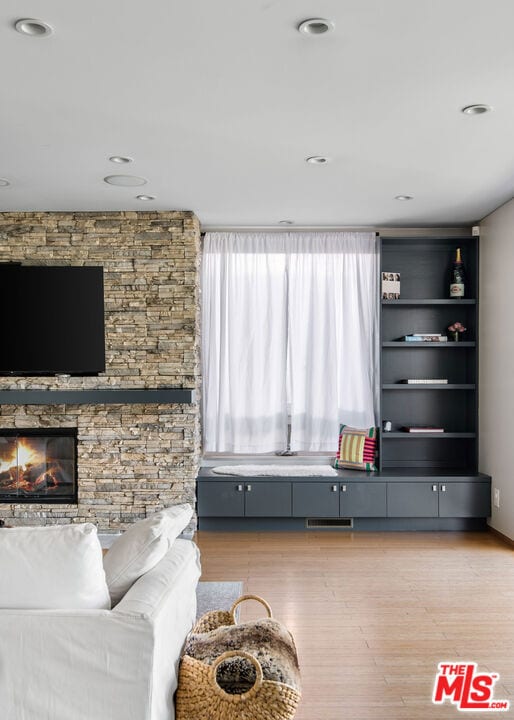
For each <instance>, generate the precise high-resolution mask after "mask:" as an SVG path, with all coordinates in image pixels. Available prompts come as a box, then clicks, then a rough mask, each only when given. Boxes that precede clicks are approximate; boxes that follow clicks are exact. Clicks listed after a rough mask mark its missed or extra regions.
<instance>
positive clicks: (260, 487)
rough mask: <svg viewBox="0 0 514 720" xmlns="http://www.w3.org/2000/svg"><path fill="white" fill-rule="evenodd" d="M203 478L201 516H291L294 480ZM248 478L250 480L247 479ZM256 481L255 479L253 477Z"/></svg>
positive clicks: (199, 503)
mask: <svg viewBox="0 0 514 720" xmlns="http://www.w3.org/2000/svg"><path fill="white" fill-rule="evenodd" d="M242 480H243V481H242V482H237V481H235V482H233V481H225V480H221V481H220V480H216V481H210V480H200V481H199V482H198V515H199V516H200V517H291V483H290V482H273V481H271V482H262V481H260V480H259V481H258V482H248V481H247V480H248V478H246V479H242ZM244 480H246V481H244ZM252 480H253V478H252Z"/></svg>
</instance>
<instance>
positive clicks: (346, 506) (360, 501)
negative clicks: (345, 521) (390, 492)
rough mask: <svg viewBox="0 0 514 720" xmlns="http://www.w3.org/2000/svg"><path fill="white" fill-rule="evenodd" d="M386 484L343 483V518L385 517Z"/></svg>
mask: <svg viewBox="0 0 514 720" xmlns="http://www.w3.org/2000/svg"><path fill="white" fill-rule="evenodd" d="M386 488H387V484H386V483H365V482H362V483H359V482H350V483H341V492H340V493H339V495H340V498H341V500H340V513H339V514H340V516H341V517H385V516H386V507H387V505H386Z"/></svg>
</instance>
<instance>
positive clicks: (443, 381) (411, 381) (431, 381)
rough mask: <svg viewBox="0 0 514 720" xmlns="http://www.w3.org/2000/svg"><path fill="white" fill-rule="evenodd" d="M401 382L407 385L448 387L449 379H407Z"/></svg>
mask: <svg viewBox="0 0 514 720" xmlns="http://www.w3.org/2000/svg"><path fill="white" fill-rule="evenodd" d="M399 382H400V383H403V384H405V385H448V378H407V379H406V380H400V381H399Z"/></svg>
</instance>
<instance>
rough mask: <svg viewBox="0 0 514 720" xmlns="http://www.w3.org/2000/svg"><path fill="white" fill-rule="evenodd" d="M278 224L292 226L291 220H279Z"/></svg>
mask: <svg viewBox="0 0 514 720" xmlns="http://www.w3.org/2000/svg"><path fill="white" fill-rule="evenodd" d="M278 224H279V225H293V224H294V223H293V221H292V220H279V221H278Z"/></svg>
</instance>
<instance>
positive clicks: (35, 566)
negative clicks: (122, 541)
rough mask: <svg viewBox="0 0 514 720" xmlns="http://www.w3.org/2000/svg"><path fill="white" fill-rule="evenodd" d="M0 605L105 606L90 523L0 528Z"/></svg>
mask: <svg viewBox="0 0 514 720" xmlns="http://www.w3.org/2000/svg"><path fill="white" fill-rule="evenodd" d="M0 578H2V581H1V582H0V608H19V609H41V610H47V609H54V610H80V609H97V610H101V609H109V608H110V607H111V602H110V597H109V590H108V588H107V583H106V580H105V572H104V569H103V564H102V548H101V546H100V541H99V540H98V536H97V532H96V527H95V526H94V525H91V523H83V524H78V525H62V526H61V525H50V526H46V527H17V528H2V529H1V530H0Z"/></svg>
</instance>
